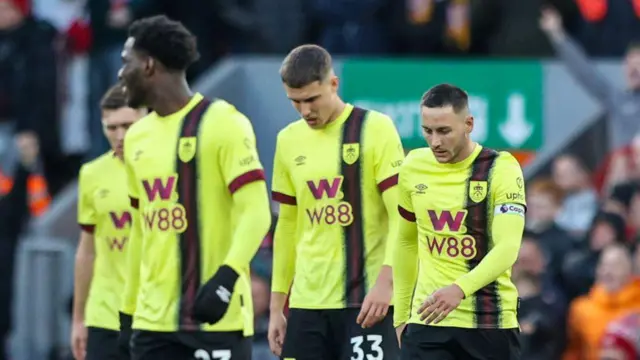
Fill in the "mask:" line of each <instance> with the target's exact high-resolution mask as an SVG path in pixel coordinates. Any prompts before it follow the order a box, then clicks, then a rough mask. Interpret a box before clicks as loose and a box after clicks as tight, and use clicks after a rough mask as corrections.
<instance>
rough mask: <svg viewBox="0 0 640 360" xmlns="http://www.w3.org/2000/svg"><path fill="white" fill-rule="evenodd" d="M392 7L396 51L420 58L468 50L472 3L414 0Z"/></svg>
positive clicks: (395, 4)
mask: <svg viewBox="0 0 640 360" xmlns="http://www.w3.org/2000/svg"><path fill="white" fill-rule="evenodd" d="M392 4H393V6H392V9H391V12H390V13H391V16H390V18H391V19H390V24H391V28H392V34H393V37H394V38H393V44H395V47H394V49H393V50H394V51H395V52H399V53H403V54H410V55H420V54H461V53H466V52H467V51H469V48H470V45H471V19H470V15H471V13H470V11H469V10H470V4H469V1H466V0H463V1H431V0H413V1H400V2H397V3H392Z"/></svg>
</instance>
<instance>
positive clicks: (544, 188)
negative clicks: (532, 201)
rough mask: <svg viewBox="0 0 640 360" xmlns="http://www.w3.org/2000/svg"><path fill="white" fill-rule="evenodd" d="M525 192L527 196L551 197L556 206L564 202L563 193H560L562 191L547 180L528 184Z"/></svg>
mask: <svg viewBox="0 0 640 360" xmlns="http://www.w3.org/2000/svg"><path fill="white" fill-rule="evenodd" d="M527 191H528V192H529V194H533V193H538V194H540V193H544V194H547V195H549V196H551V198H552V199H553V201H554V202H555V203H556V204H558V205H559V204H562V201H563V200H564V192H563V191H562V189H560V187H559V186H558V185H557V184H556V183H555V182H554V181H553V180H551V179H549V178H540V179H535V180H533V181H532V182H531V183H530V184H529V186H528V188H527Z"/></svg>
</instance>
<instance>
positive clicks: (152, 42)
mask: <svg viewBox="0 0 640 360" xmlns="http://www.w3.org/2000/svg"><path fill="white" fill-rule="evenodd" d="M129 36H130V37H133V38H134V39H135V43H134V48H135V49H136V50H139V51H143V52H145V53H147V54H148V55H149V56H151V57H153V58H155V59H157V60H158V61H160V62H161V63H162V64H163V65H164V66H165V67H167V68H168V69H171V70H180V71H184V70H186V69H187V68H188V67H189V65H191V64H193V63H194V62H196V61H198V59H199V58H200V54H199V53H198V48H197V42H196V37H195V36H194V35H193V34H192V33H191V32H190V31H189V30H187V28H185V27H184V25H182V23H181V22H179V21H174V20H171V19H169V18H168V17H166V16H164V15H158V16H152V17H148V18H144V19H140V20H136V21H134V22H133V23H132V24H131V26H129Z"/></svg>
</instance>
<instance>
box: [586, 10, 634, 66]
mask: <svg viewBox="0 0 640 360" xmlns="http://www.w3.org/2000/svg"><path fill="white" fill-rule="evenodd" d="M576 4H577V5H578V9H580V15H581V16H580V18H581V20H582V21H581V26H580V30H579V33H578V39H580V42H581V43H582V44H584V46H585V50H586V51H587V52H588V53H589V54H590V55H591V56H598V57H621V56H624V52H625V50H626V49H627V46H628V45H629V43H630V42H631V41H635V40H637V37H638V34H640V7H639V6H638V2H637V0H625V1H619V0H576Z"/></svg>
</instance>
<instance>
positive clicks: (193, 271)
mask: <svg viewBox="0 0 640 360" xmlns="http://www.w3.org/2000/svg"><path fill="white" fill-rule="evenodd" d="M209 104H211V102H210V101H209V100H207V99H203V100H202V101H200V102H199V103H198V104H197V105H196V106H194V107H193V109H191V111H189V113H188V114H187V115H185V117H184V119H183V121H182V129H181V131H180V134H179V136H180V137H179V138H188V137H197V136H198V130H199V128H200V123H201V122H202V118H203V115H204V113H205V111H206V109H207V108H208V107H209ZM198 145H199V142H198V141H196V143H195V146H196V151H195V155H194V156H193V157H192V158H190V159H189V160H188V161H186V162H185V161H182V160H180V156H177V154H179V152H180V146H181V144H180V141H179V140H178V144H177V147H176V167H177V170H178V184H177V190H178V196H179V197H178V199H179V200H178V201H179V203H180V204H182V206H184V209H185V217H186V220H187V224H188V225H187V228H186V229H185V231H184V232H182V233H181V234H180V235H179V241H180V280H181V291H180V294H181V297H180V306H179V314H178V324H179V328H180V330H198V329H199V328H200V324H199V323H198V322H197V321H195V320H194V319H193V316H192V314H193V305H194V302H195V299H196V294H197V292H198V289H199V288H200V284H201V278H200V277H201V263H200V262H201V253H200V213H199V206H198V196H199V194H198V177H199V173H198V157H199V156H200V151H199V150H198V149H197V147H198Z"/></svg>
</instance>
